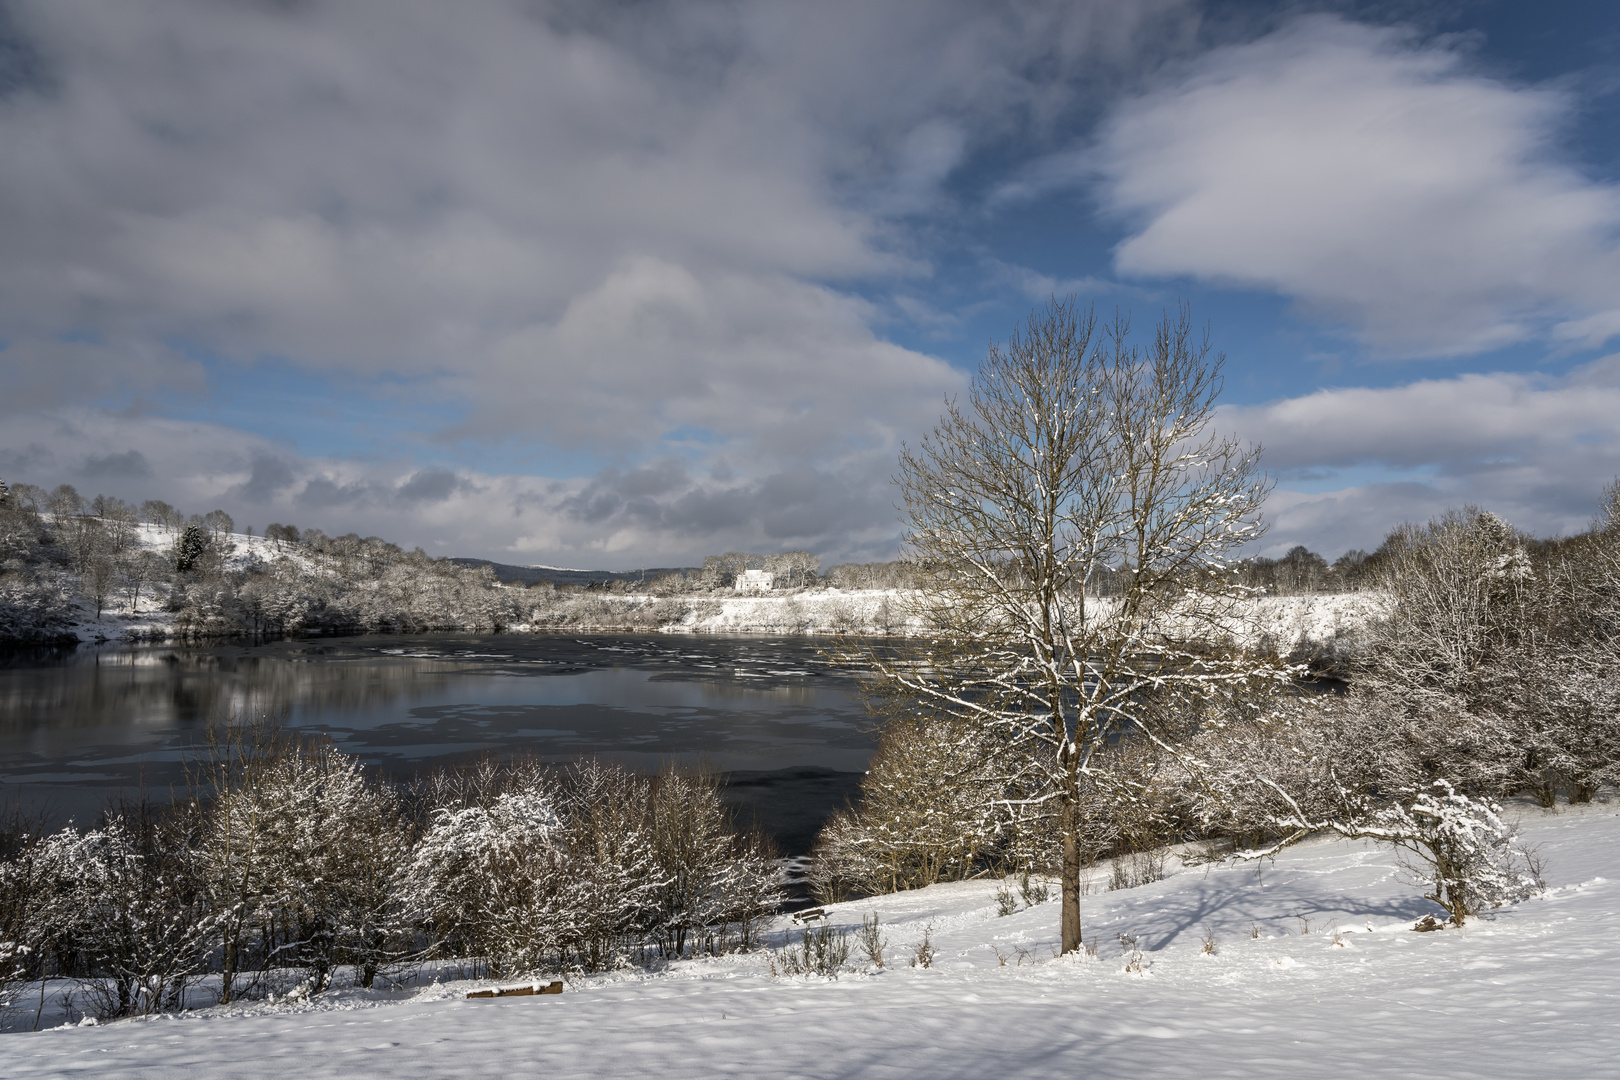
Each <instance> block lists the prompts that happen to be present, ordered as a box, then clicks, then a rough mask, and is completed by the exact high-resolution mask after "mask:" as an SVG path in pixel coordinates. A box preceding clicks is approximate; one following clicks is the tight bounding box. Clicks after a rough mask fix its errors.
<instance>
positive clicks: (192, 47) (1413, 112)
mask: <svg viewBox="0 0 1620 1080" xmlns="http://www.w3.org/2000/svg"><path fill="white" fill-rule="evenodd" d="M0 146H4V147H5V148H6V150H5V153H4V154H0V342H3V343H4V348H3V349H0V476H4V477H6V478H7V479H12V480H23V481H29V482H33V483H37V484H41V485H43V486H51V485H54V484H56V483H62V482H67V483H73V484H75V485H77V486H78V487H79V488H80V489H81V490H82V491H84V492H85V493H87V494H92V493H95V492H98V491H105V492H107V493H108V494H114V495H119V496H121V497H124V498H128V499H144V498H163V499H166V500H168V501H170V502H173V503H175V504H177V505H179V506H181V507H182V508H184V509H187V510H190V511H199V512H200V511H203V510H207V509H212V508H214V507H216V506H217V507H222V508H224V509H226V510H228V511H229V512H230V513H232V514H233V515H234V516H235V517H236V518H237V520H238V521H239V522H241V523H243V524H252V525H255V526H257V527H260V528H262V527H263V525H265V524H268V523H269V522H271V521H283V522H286V521H290V522H293V523H295V524H298V525H301V526H306V527H308V526H315V527H319V528H322V529H325V530H327V531H328V532H334V533H336V532H347V531H351V530H353V531H358V532H361V533H375V534H378V535H383V536H387V537H390V538H393V539H396V540H399V541H401V542H403V543H406V544H410V545H415V544H420V545H422V546H423V547H424V548H426V549H427V550H428V551H430V552H432V553H435V554H468V555H484V556H489V557H493V558H498V559H502V560H505V561H512V562H540V563H548V564H562V565H576V566H577V565H588V566H601V567H614V568H617V567H630V566H636V565H643V564H648V563H653V564H659V563H661V564H666V565H668V564H677V563H685V562H691V561H695V560H697V559H700V558H701V557H702V556H703V555H704V554H706V553H711V552H717V551H722V550H729V549H751V550H779V549H784V548H791V547H806V548H809V549H811V550H813V551H816V552H818V553H820V554H821V555H822V556H823V558H824V560H826V561H828V562H832V561H842V560H845V559H872V558H887V557H891V556H892V554H893V551H894V544H895V541H896V538H897V536H898V534H899V523H898V521H897V520H896V516H895V513H894V510H893V503H894V501H895V496H894V493H893V491H892V490H891V489H890V488H889V485H888V481H889V477H890V475H891V474H892V472H893V468H894V461H895V455H896V452H897V449H898V447H899V445H900V443H901V442H902V441H905V440H915V439H916V438H917V437H918V436H919V435H920V434H921V433H922V432H923V431H925V430H926V429H927V427H928V426H929V425H930V424H931V422H932V421H933V419H934V418H935V417H937V415H938V412H939V405H940V402H941V400H942V399H943V397H944V396H946V395H949V394H953V393H958V392H960V391H961V390H962V388H963V387H964V386H965V385H966V380H967V379H968V378H969V377H970V375H971V372H972V370H973V368H974V366H975V365H976V364H977V362H978V360H979V359H980V358H981V357H982V355H983V353H984V350H985V347H986V345H987V343H988V342H990V341H993V340H1000V339H1003V338H1005V337H1006V336H1007V334H1008V332H1009V331H1010V330H1011V328H1012V327H1013V325H1014V324H1015V323H1016V322H1017V321H1018V320H1019V319H1020V318H1021V317H1023V316H1024V315H1026V314H1027V313H1028V312H1029V310H1030V308H1031V307H1032V306H1033V305H1034V304H1036V303H1038V302H1040V301H1041V300H1044V299H1045V298H1046V297H1047V296H1049V295H1052V294H1054V293H1055V294H1058V295H1068V294H1071V293H1072V294H1074V295H1076V296H1077V297H1079V298H1080V299H1081V300H1082V301H1083V302H1086V303H1092V304H1095V305H1096V306H1097V308H1098V309H1099V311H1100V312H1104V313H1112V311H1113V310H1115V309H1116V308H1119V309H1123V310H1127V311H1130V312H1132V313H1133V316H1134V318H1135V321H1136V324H1137V325H1138V326H1139V327H1142V328H1143V329H1146V328H1148V327H1149V326H1151V323H1152V322H1153V320H1154V318H1155V317H1156V316H1157V315H1158V314H1159V313H1160V312H1162V311H1163V310H1165V309H1166V308H1167V307H1173V306H1174V305H1175V304H1177V303H1179V302H1183V301H1185V302H1187V303H1189V304H1190V305H1191V308H1192V312H1193V315H1194V317H1195V318H1196V319H1198V320H1199V321H1203V322H1207V323H1208V324H1209V326H1210V329H1211V332H1212V337H1213V340H1214V342H1215V344H1216V346H1217V348H1218V349H1220V350H1222V351H1224V352H1225V353H1226V354H1227V368H1226V374H1227V380H1226V390H1225V394H1224V395H1223V399H1222V400H1223V403H1224V404H1223V411H1222V413H1221V416H1220V421H1221V423H1222V424H1223V425H1224V426H1226V427H1227V428H1229V429H1230V430H1232V431H1234V432H1236V433H1238V434H1239V435H1241V436H1243V437H1245V438H1248V439H1252V440H1255V441H1258V442H1260V443H1262V445H1264V446H1265V447H1266V455H1265V458H1264V461H1265V464H1266V467H1267V468H1268V470H1269V471H1270V472H1271V474H1272V475H1273V476H1274V477H1275V478H1276V480H1277V489H1276V491H1275V493H1274V495H1273V497H1272V499H1271V501H1270V503H1269V506H1268V517H1269V519H1270V521H1271V531H1270V533H1269V535H1268V537H1267V539H1266V541H1265V544H1266V548H1267V550H1273V551H1275V550H1282V549H1286V548H1287V547H1288V546H1291V545H1292V544H1294V543H1306V544H1309V545H1310V546H1312V547H1313V548H1316V549H1318V550H1321V551H1323V552H1325V553H1327V554H1329V555H1334V554H1337V553H1338V552H1341V551H1343V550H1345V549H1347V548H1350V547H1363V548H1370V547H1373V546H1376V544H1377V543H1378V541H1379V540H1380V539H1381V538H1382V536H1383V535H1384V533H1385V532H1387V531H1388V529H1389V528H1391V527H1392V526H1394V525H1395V524H1397V523H1399V522H1400V521H1402V520H1411V519H1422V518H1425V517H1428V516H1430V515H1433V514H1436V513H1438V512H1440V511H1442V510H1444V509H1445V508H1447V507H1450V506H1455V505H1460V504H1464V503H1474V504H1478V505H1482V506H1487V507H1489V508H1491V509H1494V510H1496V511H1497V512H1499V513H1501V514H1503V515H1504V516H1505V517H1507V518H1508V519H1509V520H1512V521H1514V522H1515V523H1517V524H1518V525H1520V526H1521V527H1523V528H1525V529H1528V530H1530V531H1533V532H1536V533H1538V534H1542V535H1551V534H1556V533H1559V532H1565V533H1567V532H1573V531H1578V530H1579V529H1581V528H1583V527H1585V524H1586V523H1587V521H1588V520H1589V518H1590V517H1591V515H1592V513H1593V511H1594V510H1595V508H1596V504H1597V499H1598V495H1599V492H1600V491H1601V489H1602V488H1603V486H1604V485H1605V484H1606V483H1608V482H1609V481H1610V480H1612V479H1613V478H1614V477H1615V476H1616V475H1617V474H1620V353H1617V350H1620V18H1617V16H1616V14H1615V13H1614V9H1613V6H1612V5H1608V4H1600V3H1541V4H1535V5H1530V4H1524V3H1506V2H1469V0H1452V2H1447V3H1432V4H1431V3H1418V2H1388V3H1374V4H1355V3H1316V4H1262V3H1226V4H1201V3H1196V2H1192V0H1139V2H1126V0H1090V2H1067V3H1045V2H1041V0H1021V2H1019V3H1009V4H1005V5H994V4H986V3H951V2H945V0H940V2H935V3H909V4H905V3H896V4H886V5H874V4H870V3H849V4H839V3H825V4H815V5H804V4H795V3H785V2H765V0H674V2H665V3H641V4H628V5H616V6H608V5H601V4H592V3H579V2H571V0H570V2H555V3H519V2H517V0H471V2H467V3H463V4H457V5H450V6H447V5H441V4H435V3H427V2H408V0H402V2H399V3H393V4H388V5H378V4H363V3H344V2H333V0H310V2H307V3H300V4H271V3H263V4H258V3H246V2H243V3H236V4H218V3H203V2H201V0H198V2H189V0H144V2H130V3H125V4H119V5H117V6H115V7H113V8H110V9H109V8H108V7H107V6H106V5H104V4H99V3H93V2H90V0H50V2H48V3H45V2H26V0H0Z"/></svg>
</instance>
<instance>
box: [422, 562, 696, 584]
mask: <svg viewBox="0 0 1620 1080" xmlns="http://www.w3.org/2000/svg"><path fill="white" fill-rule="evenodd" d="M450 561H451V562H453V563H460V564H461V565H463V566H489V567H493V568H494V570H495V577H496V578H497V579H498V580H500V581H502V582H506V583H512V582H522V583H523V584H524V585H533V584H534V583H535V582H537V581H549V582H551V583H552V584H553V585H589V584H591V583H592V582H595V583H597V584H602V583H605V582H610V581H642V580H646V581H651V580H653V579H654V578H656V577H660V576H662V575H664V574H678V573H692V572H694V571H696V570H698V569H699V568H698V567H696V566H649V567H647V569H645V570H625V571H622V572H620V571H614V570H562V569H559V568H557V567H555V566H513V565H512V564H511V563H498V562H494V561H493V560H490V559H456V558H453V559H451V560H450Z"/></svg>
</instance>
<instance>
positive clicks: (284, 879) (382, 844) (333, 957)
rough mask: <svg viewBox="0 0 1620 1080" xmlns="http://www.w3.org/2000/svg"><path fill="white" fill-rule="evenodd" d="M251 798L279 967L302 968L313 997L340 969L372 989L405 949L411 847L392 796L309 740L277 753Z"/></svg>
mask: <svg viewBox="0 0 1620 1080" xmlns="http://www.w3.org/2000/svg"><path fill="white" fill-rule="evenodd" d="M248 798H249V799H250V800H251V805H249V806H246V807H238V810H237V818H236V820H237V821H239V822H240V821H244V820H252V821H253V822H254V827H255V829H256V831H257V832H258V834H259V835H258V839H257V844H258V850H257V851H256V852H255V859H256V861H257V867H256V876H257V877H258V878H259V880H260V882H261V892H260V900H259V903H260V904H261V905H263V906H264V907H265V908H266V911H265V915H266V916H267V917H268V919H269V921H270V922H271V924H272V925H273V926H274V933H273V934H272V936H271V940H272V942H273V945H272V948H273V956H272V957H271V958H270V959H271V961H272V963H273V964H274V965H275V966H277V967H284V966H286V967H296V968H298V969H300V970H302V971H303V972H304V973H305V978H306V984H305V992H306V993H309V994H316V993H320V992H321V991H323V990H324V989H326V987H327V985H328V984H329V982H330V980H331V977H332V972H333V969H334V968H335V967H336V966H337V965H339V964H352V965H354V967H355V969H356V976H357V978H356V981H357V982H359V983H360V984H361V985H364V986H370V985H371V984H372V981H373V979H374V978H375V977H376V974H377V970H378V968H379V967H380V966H381V965H382V964H383V963H385V962H386V961H388V960H389V959H391V958H394V957H397V956H399V955H401V954H402V953H403V952H405V951H406V948H405V946H404V944H403V943H402V942H401V937H402V934H403V933H404V929H405V925H406V923H405V917H404V905H403V902H402V898H401V897H400V896H399V894H398V889H397V888H396V885H395V879H396V876H397V874H398V872H399V870H400V868H401V867H402V866H403V865H404V863H405V862H406V860H407V858H408V849H407V844H406V835H405V832H404V828H403V826H402V823H401V822H400V819H399V813H398V809H397V807H396V805H395V800H394V797H393V795H392V793H391V792H390V791H388V790H387V789H386V788H384V787H382V786H381V785H378V784H375V783H373V782H371V781H370V780H369V779H368V778H367V777H366V775H365V773H364V772H363V770H362V769H361V767H360V764H359V762H357V761H356V760H355V759H354V758H351V757H349V756H347V755H345V754H341V753H338V752H337V751H336V750H335V749H334V748H333V747H331V746H330V745H329V744H326V743H319V742H315V743H312V742H304V743H302V744H297V745H294V746H292V747H290V748H288V750H287V752H285V753H282V754H280V755H278V756H277V757H276V758H275V759H274V760H273V761H272V762H271V763H270V764H269V767H268V768H267V769H266V770H265V773H264V775H263V777H262V779H261V781H260V782H259V783H257V784H256V785H255V786H254V788H253V789H252V791H251V793H250V795H249V796H248Z"/></svg>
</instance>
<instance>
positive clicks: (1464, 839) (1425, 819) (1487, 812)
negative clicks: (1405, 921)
mask: <svg viewBox="0 0 1620 1080" xmlns="http://www.w3.org/2000/svg"><path fill="white" fill-rule="evenodd" d="M1402 794H1403V796H1404V797H1402V798H1400V799H1399V800H1397V801H1395V802H1394V803H1393V804H1392V805H1390V806H1387V807H1385V808H1384V809H1382V810H1380V811H1379V812H1378V813H1377V815H1376V816H1375V819H1374V820H1375V824H1374V825H1372V826H1371V827H1362V828H1361V830H1360V831H1361V833H1362V835H1366V836H1372V837H1373V838H1375V839H1382V840H1385V841H1386V842H1389V843H1392V844H1395V845H1396V846H1397V847H1400V848H1401V849H1402V850H1403V851H1405V852H1407V853H1409V854H1410V855H1411V856H1412V857H1413V859H1412V860H1411V861H1409V862H1408V869H1409V870H1411V871H1412V872H1413V873H1414V874H1415V875H1416V876H1417V878H1418V881H1419V882H1420V883H1421V884H1422V885H1423V887H1424V888H1426V889H1428V891H1427V892H1425V893H1424V894H1423V895H1424V896H1425V897H1427V898H1428V899H1430V900H1433V901H1434V902H1435V903H1437V904H1439V905H1440V906H1441V907H1443V908H1445V909H1446V912H1447V914H1449V915H1450V917H1451V921H1452V922H1453V923H1455V924H1456V925H1458V926H1461V925H1462V922H1463V920H1464V919H1466V918H1468V917H1469V916H1471V915H1477V914H1479V913H1481V912H1483V911H1487V910H1490V909H1491V908H1498V907H1501V906H1502V905H1504V904H1512V903H1517V902H1518V901H1520V900H1525V899H1528V898H1529V897H1531V896H1535V895H1537V894H1538V893H1540V892H1541V891H1542V890H1543V889H1544V888H1545V885H1544V883H1543V882H1542V881H1541V878H1540V875H1539V873H1538V872H1537V869H1536V864H1535V861H1534V859H1533V857H1532V856H1531V855H1530V853H1529V852H1527V851H1525V850H1524V849H1523V848H1521V847H1520V846H1519V845H1518V844H1517V843H1516V841H1515V834H1514V830H1513V828H1512V827H1511V826H1509V825H1507V824H1506V823H1504V822H1503V821H1502V818H1501V807H1499V806H1497V805H1495V804H1494V803H1490V802H1486V801H1484V800H1482V799H1474V798H1470V797H1469V796H1467V795H1463V794H1460V793H1459V792H1457V791H1456V790H1455V789H1454V788H1453V787H1452V786H1451V785H1450V784H1449V783H1447V782H1446V781H1444V780H1437V781H1435V782H1434V783H1432V784H1429V785H1427V786H1426V787H1424V788H1421V789H1418V790H1415V791H1413V790H1408V791H1406V792H1403V793H1402Z"/></svg>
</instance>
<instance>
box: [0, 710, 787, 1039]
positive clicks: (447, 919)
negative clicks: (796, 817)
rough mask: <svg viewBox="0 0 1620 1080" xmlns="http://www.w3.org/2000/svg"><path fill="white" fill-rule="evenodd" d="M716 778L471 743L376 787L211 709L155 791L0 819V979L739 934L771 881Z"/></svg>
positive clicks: (183, 989)
mask: <svg viewBox="0 0 1620 1080" xmlns="http://www.w3.org/2000/svg"><path fill="white" fill-rule="evenodd" d="M778 877H779V873H778V870H777V866H776V862H775V859H774V858H773V853H772V851H771V850H770V847H769V844H768V842H766V841H765V840H763V839H762V838H761V837H759V836H758V835H755V834H751V833H745V832H742V831H740V830H739V829H738V828H737V827H736V825H735V824H734V822H733V821H732V819H731V816H730V815H729V813H728V812H727V810H726V809H725V807H724V805H723V803H722V802H721V798H720V788H719V783H718V781H717V779H716V778H715V777H713V776H710V775H707V774H703V773H693V772H682V771H677V770H673V769H671V770H666V771H665V772H663V773H662V774H660V775H658V776H650V777H649V776H639V775H635V774H632V773H630V772H627V771H625V770H623V769H620V768H616V767H614V766H610V765H603V764H599V763H592V762H587V763H582V764H579V765H577V766H575V767H573V768H568V769H554V768H547V767H542V766H540V765H537V764H532V763H524V762H517V763H507V764H498V763H493V762H489V763H484V764H482V765H478V766H475V767H470V768H467V769H464V770H459V771H449V772H440V773H436V774H433V775H431V776H428V777H426V778H424V779H421V780H419V781H417V782H415V783H413V784H411V785H407V786H404V787H396V786H392V785H388V784H384V783H381V782H379V781H378V780H377V779H376V778H374V777H371V776H368V775H367V774H366V772H365V771H364V770H363V769H361V767H360V766H359V765H358V764H357V763H356V762H355V761H354V759H352V758H350V757H347V756H346V755H344V754H341V753H339V752H338V751H336V750H335V749H333V748H332V747H331V746H330V745H328V744H325V743H321V742H311V741H301V740H298V739H296V738H293V737H291V736H289V735H287V734H286V733H285V732H283V731H282V730H280V729H278V728H277V727H275V726H274V725H269V724H264V723H252V724H222V725H219V726H217V727H216V728H214V729H213V731H212V734H211V741H210V743H209V745H208V748H207V751H206V753H204V754H203V755H202V756H201V757H200V758H199V759H198V760H197V761H196V762H195V763H194V765H193V768H192V775H191V783H190V785H189V788H188V789H187V790H186V791H184V792H182V793H181V794H179V795H178V796H176V798H175V799H174V800H173V801H172V802H171V803H169V804H165V805H158V804H154V803H150V802H142V803H136V804H127V803H126V804H121V805H118V806H115V807H113V808H111V809H109V810H108V812H107V813H106V815H105V817H104V820H103V821H102V822H101V824H99V825H98V826H97V827H95V828H92V829H88V830H80V829H77V828H74V827H72V826H69V827H67V828H64V829H62V830H59V831H57V832H54V833H45V832H41V831H38V830H35V829H29V828H22V827H16V826H14V827H12V828H10V829H9V830H6V831H0V1002H4V1003H6V1004H9V1006H10V1007H12V1008H13V1009H15V1008H19V1007H21V1006H22V1004H23V1001H22V998H23V997H24V996H25V995H26V993H27V988H28V987H30V986H32V985H34V984H35V983H38V984H40V986H41V987H43V983H44V980H47V979H49V978H52V977H56V978H67V979H72V980H74V981H75V982H76V984H77V986H78V988H79V989H78V991H77V992H76V993H77V996H78V998H79V1000H80V1001H81V1002H82V1003H83V1005H82V1007H83V1008H84V1009H85V1010H86V1011H87V1012H90V1013H92V1014H94V1015H98V1016H102V1017H113V1016H129V1015H140V1014H150V1013H153V1012H157V1011H164V1010H171V1009H176V1008H182V1007H185V1005H186V1002H187V1000H188V998H187V990H188V988H191V989H192V990H193V991H196V990H198V989H199V988H201V989H202V991H203V994H204V997H203V998H201V999H199V998H197V997H196V995H195V994H193V997H192V999H191V1000H192V1001H193V1002H195V1001H197V1000H207V1001H209V1002H212V1001H214V1000H219V1001H227V1002H228V1001H232V1000H236V999H238V998H243V997H254V996H262V995H263V994H265V993H267V992H278V993H286V992H291V993H296V994H299V995H312V994H318V993H320V992H322V991H323V990H325V989H326V988H327V987H328V986H330V985H331V983H332V980H333V978H334V975H335V974H336V973H337V972H338V971H339V970H340V969H343V968H351V969H352V974H353V982H354V983H355V984H356V985H362V986H371V985H372V984H373V982H374V981H375V980H376V979H378V978H379V977H381V976H385V975H389V974H391V973H393V974H397V973H398V972H400V971H401V970H402V969H403V968H405V967H407V966H415V965H419V964H421V963H423V962H428V961H433V960H440V961H451V962H454V963H455V964H456V966H458V967H460V968H461V969H462V970H463V971H470V972H471V973H473V974H489V975H503V976H504V975H524V974H532V973H537V972H540V971H553V972H556V971H568V970H581V969H583V970H600V969H603V968H607V967H611V966H615V965H620V964H629V963H636V962H646V961H649V960H651V959H653V958H658V957H663V958H674V957H680V956H685V955H691V954H694V953H697V952H719V951H723V950H730V949H733V948H749V947H752V946H753V944H754V943H755V941H756V938H757V934H758V927H759V924H760V922H761V920H762V919H764V918H765V917H766V916H768V915H769V914H770V913H771V912H773V911H774V910H775V907H776V905H777V903H778V902H779V901H780V899H781V893H780V888H779V886H778Z"/></svg>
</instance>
